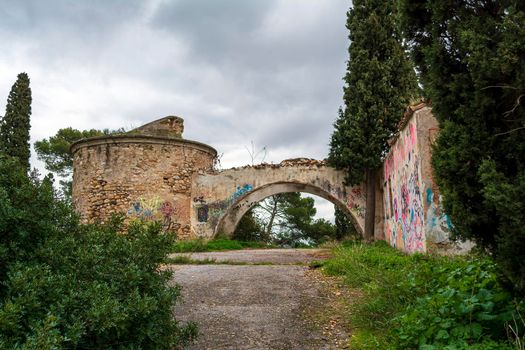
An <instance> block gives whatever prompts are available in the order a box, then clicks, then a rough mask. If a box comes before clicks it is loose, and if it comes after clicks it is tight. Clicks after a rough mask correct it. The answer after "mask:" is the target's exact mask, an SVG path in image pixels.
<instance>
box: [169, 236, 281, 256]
mask: <svg viewBox="0 0 525 350" xmlns="http://www.w3.org/2000/svg"><path fill="white" fill-rule="evenodd" d="M269 247H272V246H271V245H269V244H268V243H265V242H254V241H238V240H234V239H225V238H217V239H212V240H210V241H206V240H204V239H194V240H188V241H177V242H176V243H174V244H173V245H172V249H171V251H172V252H173V253H192V252H212V251H221V250H240V249H246V248H252V249H254V248H255V249H256V248H269Z"/></svg>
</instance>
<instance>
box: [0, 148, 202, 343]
mask: <svg viewBox="0 0 525 350" xmlns="http://www.w3.org/2000/svg"><path fill="white" fill-rule="evenodd" d="M121 222H122V220H119V219H114V220H113V221H112V222H110V223H108V224H106V225H81V224H79V222H78V218H77V216H76V215H75V214H74V213H73V212H72V211H71V209H70V207H69V206H67V205H66V204H64V203H63V202H60V201H58V200H57V199H56V194H55V192H54V190H53V185H52V181H51V179H50V178H46V179H45V180H43V181H39V180H38V179H37V178H36V177H34V178H28V177H27V175H26V173H25V169H24V168H23V167H21V166H20V165H19V163H18V162H17V161H16V160H14V159H12V158H10V157H5V156H0V259H1V264H0V348H2V349H72V348H74V349H108V348H112V349H139V348H140V349H172V348H173V347H174V346H176V345H177V344H183V343H185V342H187V341H188V340H190V339H191V338H192V337H193V336H194V335H195V332H196V329H195V326H194V325H192V324H190V325H187V326H181V325H179V324H178V323H177V322H176V321H175V320H174V319H173V315H172V307H173V306H174V303H175V301H176V299H177V297H178V295H179V289H178V288H177V287H170V286H168V281H169V279H170V276H171V273H170V272H169V270H161V269H159V267H160V264H161V263H163V262H164V259H165V255H166V253H167V252H168V250H169V247H170V245H171V238H170V236H168V235H163V234H162V233H161V229H160V226H159V225H158V224H155V225H139V224H137V225H133V226H131V227H129V229H128V230H126V231H124V230H123V228H122V226H121Z"/></svg>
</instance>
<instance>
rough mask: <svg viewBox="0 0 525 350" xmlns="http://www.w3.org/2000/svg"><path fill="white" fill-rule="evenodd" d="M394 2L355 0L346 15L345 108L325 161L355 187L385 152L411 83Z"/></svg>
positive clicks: (412, 87) (413, 88) (412, 86)
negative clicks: (342, 171)
mask: <svg viewBox="0 0 525 350" xmlns="http://www.w3.org/2000/svg"><path fill="white" fill-rule="evenodd" d="M395 3H396V2H395V1H380V0H355V1H353V7H352V8H351V9H350V11H349V12H348V20H347V28H348V30H349V31H350V34H349V39H350V48H349V50H348V51H349V55H350V58H349V61H348V67H347V73H346V75H345V78H344V80H345V86H344V103H345V107H344V109H340V110H339V117H338V118H337V120H336V122H335V124H334V128H335V130H334V132H333V134H332V138H331V141H330V152H329V156H328V160H329V162H330V164H332V165H333V166H335V167H336V168H337V169H344V170H346V171H347V173H348V176H347V182H348V183H349V184H359V183H361V182H362V181H363V177H364V174H365V170H367V169H376V168H377V167H379V166H380V165H381V162H382V157H383V155H384V154H385V152H386V151H387V149H388V144H387V141H388V139H389V138H390V137H391V136H392V135H393V134H394V132H395V131H396V129H397V125H398V122H399V120H400V119H401V117H402V116H403V112H404V110H405V108H406V106H407V104H408V103H409V100H410V98H411V97H412V96H413V95H414V94H415V93H416V79H415V74H414V72H413V69H412V66H411V64H410V61H409V60H408V57H407V55H406V53H405V49H404V47H403V45H402V41H401V36H400V33H399V31H398V29H397V27H396V23H395V20H396V17H397V13H396V11H395V9H396V7H395Z"/></svg>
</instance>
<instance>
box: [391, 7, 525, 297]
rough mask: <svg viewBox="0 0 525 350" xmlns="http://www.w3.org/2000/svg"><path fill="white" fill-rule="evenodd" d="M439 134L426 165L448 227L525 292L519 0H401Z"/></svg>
mask: <svg viewBox="0 0 525 350" xmlns="http://www.w3.org/2000/svg"><path fill="white" fill-rule="evenodd" d="M400 4H401V6H402V7H401V12H402V14H403V17H402V18H403V21H402V24H403V29H404V31H405V33H406V37H407V39H408V41H409V44H410V45H411V49H412V51H413V56H414V60H415V63H416V66H417V69H418V71H419V72H420V76H421V82H422V84H423V88H424V91H425V95H426V96H428V97H430V98H431V99H432V105H433V112H434V114H435V115H436V117H437V118H438V120H439V123H440V127H441V133H440V135H439V137H438V139H437V144H436V147H435V150H434V152H433V159H432V163H433V167H434V173H435V176H436V180H437V183H438V185H439V187H440V189H441V192H442V195H443V199H444V208H445V211H446V212H447V214H448V215H449V216H450V218H451V220H452V223H453V225H454V228H453V233H454V234H455V235H456V236H457V237H460V238H464V239H472V240H474V241H476V242H477V243H479V244H480V245H481V246H482V247H485V248H488V249H489V250H490V251H492V252H493V253H494V255H495V257H496V259H497V261H498V262H499V263H500V266H501V267H502V270H503V271H505V275H506V276H507V280H508V282H509V283H508V285H509V286H512V288H513V289H514V290H515V291H517V292H519V293H521V294H525V215H524V212H525V109H524V108H523V103H524V102H525V2H523V1H521V0H520V1H518V0H514V1H508V0H502V1H494V0H493V1H426V2H422V1H416V0H403V1H401V2H400Z"/></svg>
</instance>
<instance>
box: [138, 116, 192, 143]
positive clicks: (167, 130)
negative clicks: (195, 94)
mask: <svg viewBox="0 0 525 350" xmlns="http://www.w3.org/2000/svg"><path fill="white" fill-rule="evenodd" d="M183 132H184V119H182V118H180V117H176V116H167V117H164V118H161V119H157V120H155V121H152V122H151V123H147V124H144V125H142V126H139V127H138V128H136V129H133V130H131V131H130V133H131V134H140V135H149V136H161V137H170V138H179V139H180V138H182V133H183Z"/></svg>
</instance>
